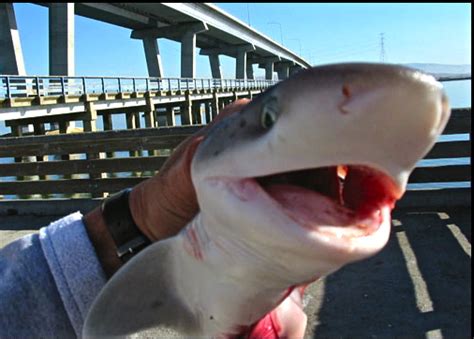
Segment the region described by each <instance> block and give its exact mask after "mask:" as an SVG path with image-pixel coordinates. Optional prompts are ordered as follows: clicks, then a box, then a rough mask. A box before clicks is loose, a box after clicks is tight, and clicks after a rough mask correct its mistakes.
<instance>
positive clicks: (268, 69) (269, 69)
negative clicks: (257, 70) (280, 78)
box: [265, 62, 274, 80]
mask: <svg viewBox="0 0 474 339" xmlns="http://www.w3.org/2000/svg"><path fill="white" fill-rule="evenodd" d="M273 65H274V64H273V62H267V63H266V64H265V79H266V80H272V79H273V71H274V69H273Z"/></svg>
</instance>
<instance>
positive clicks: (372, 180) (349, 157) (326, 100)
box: [191, 63, 450, 281]
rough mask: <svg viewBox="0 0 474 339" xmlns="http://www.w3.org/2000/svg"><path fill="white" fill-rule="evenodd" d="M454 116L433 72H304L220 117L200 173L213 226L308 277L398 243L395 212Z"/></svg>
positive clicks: (196, 166)
mask: <svg viewBox="0 0 474 339" xmlns="http://www.w3.org/2000/svg"><path fill="white" fill-rule="evenodd" d="M449 115H450V108H449V104H448V100H447V98H446V96H445V94H444V92H443V88H442V86H441V84H440V83H439V82H437V81H436V80H435V79H434V78H433V77H432V76H430V75H427V74H424V73H422V72H419V71H417V70H413V69H409V68H405V67H400V66H396V65H386V64H364V63H359V64H336V65H327V66H321V67H315V68H312V69H308V70H304V71H300V72H299V73H297V74H296V75H294V76H292V77H291V78H289V79H287V80H285V81H282V82H280V83H278V84H277V85H275V86H273V87H272V88H270V89H268V90H267V91H266V92H265V93H263V94H261V95H259V96H258V97H257V98H254V99H253V100H252V101H251V102H250V103H249V104H248V105H247V106H246V107H245V108H244V109H242V110H241V111H240V112H236V113H235V114H232V115H230V116H228V117H226V118H225V119H222V120H221V121H220V122H219V123H217V124H216V125H215V126H214V127H213V128H212V129H211V130H210V131H209V133H208V135H207V137H206V139H205V140H204V141H203V142H202V143H201V145H200V146H199V148H198V149H197V151H196V155H195V157H194V159H193V162H192V171H191V173H192V180H193V183H194V186H195V188H196V192H197V196H198V201H199V205H200V209H201V213H202V217H203V220H204V223H205V224H209V225H216V226H215V229H212V232H215V233H216V234H222V236H223V237H227V238H235V239H246V243H247V245H248V246H249V248H251V249H252V250H253V251H255V253H259V255H262V256H266V257H268V260H269V261H271V260H270V259H273V260H274V258H279V259H278V260H276V262H277V263H276V265H277V266H280V267H281V274H282V275H283V274H290V272H292V273H293V274H294V275H293V276H295V277H298V280H300V281H305V280H307V279H311V277H314V276H321V275H324V274H327V273H329V272H331V271H334V270H336V269H338V268H339V267H340V266H342V265H344V264H346V263H348V262H352V261H355V260H360V259H363V258H366V257H368V256H371V255H373V254H375V253H377V252H378V251H379V250H381V249H382V248H383V247H384V245H385V244H386V242H387V240H388V237H389V233H390V212H391V210H392V209H393V207H394V206H395V203H396V201H397V200H398V199H400V198H401V197H402V196H403V194H404V192H405V189H406V185H407V181H408V178H409V175H410V173H411V172H412V171H413V169H414V168H415V166H416V164H417V162H418V161H419V160H420V159H421V158H423V157H424V156H425V155H426V153H427V152H428V151H429V150H430V149H431V147H432V146H433V144H434V143H435V142H436V140H437V138H438V136H439V135H440V134H441V132H442V131H443V129H444V127H445V125H446V123H447V121H448V119H449Z"/></svg>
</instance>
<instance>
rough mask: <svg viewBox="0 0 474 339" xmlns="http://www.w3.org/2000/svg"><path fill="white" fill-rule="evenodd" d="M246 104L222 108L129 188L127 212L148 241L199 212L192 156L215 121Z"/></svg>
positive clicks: (240, 102) (171, 232) (164, 235)
mask: <svg viewBox="0 0 474 339" xmlns="http://www.w3.org/2000/svg"><path fill="white" fill-rule="evenodd" d="M249 102H250V100H249V99H240V100H237V101H235V102H233V103H232V104H230V105H228V106H226V107H225V108H224V109H223V110H222V111H221V112H220V113H219V114H218V115H217V116H216V117H215V118H214V120H213V121H212V122H211V123H210V124H208V125H207V126H206V127H204V128H202V129H201V130H200V131H199V132H198V133H196V134H194V135H192V136H190V137H188V138H187V139H186V140H184V141H183V142H182V143H181V144H179V146H178V147H177V148H176V149H175V150H174V152H173V153H172V154H171V156H170V157H169V158H168V159H167V161H166V162H165V164H164V165H163V166H162V168H161V169H160V172H159V173H158V174H157V175H155V176H154V177H152V178H150V179H148V180H145V181H143V182H142V183H140V184H138V185H137V186H135V187H134V188H133V190H132V191H131V193H130V198H129V199H130V201H129V203H130V211H131V213H132V217H133V219H134V221H135V223H136V224H137V226H138V228H140V230H141V231H142V232H143V234H145V236H147V237H148V238H149V239H150V240H152V241H158V240H162V239H165V238H168V237H171V236H173V235H175V234H177V233H178V232H179V231H180V230H181V229H182V228H183V227H185V226H186V225H187V224H188V222H189V221H191V220H192V219H193V218H194V216H195V215H196V214H197V213H198V212H199V205H198V202H197V197H196V192H195V190H194V186H193V184H192V181H191V161H192V159H193V156H194V153H195V151H196V149H197V147H198V145H199V143H200V142H201V141H202V140H204V138H205V137H206V133H207V131H208V130H209V129H210V128H211V127H212V126H213V125H214V124H216V122H218V121H220V120H221V119H223V118H224V117H226V116H228V115H231V114H234V113H236V112H239V111H240V110H241V109H243V108H244V107H245V106H246V105H247V103H249Z"/></svg>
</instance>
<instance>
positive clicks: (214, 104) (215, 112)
mask: <svg viewBox="0 0 474 339" xmlns="http://www.w3.org/2000/svg"><path fill="white" fill-rule="evenodd" d="M211 108H212V120H214V118H215V117H216V116H217V115H218V114H219V97H218V96H217V92H213V93H212V100H211Z"/></svg>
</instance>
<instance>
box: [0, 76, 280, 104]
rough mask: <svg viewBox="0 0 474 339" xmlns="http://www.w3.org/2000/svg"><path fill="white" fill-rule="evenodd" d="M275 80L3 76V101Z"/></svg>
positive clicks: (265, 83)
mask: <svg viewBox="0 0 474 339" xmlns="http://www.w3.org/2000/svg"><path fill="white" fill-rule="evenodd" d="M276 82H277V81H276V80H262V79H209V78H206V79H205V78H193V79H191V78H146V77H69V76H68V77H65V76H17V75H0V98H5V99H10V98H21V97H45V96H66V95H78V96H79V95H84V94H106V93H133V92H148V91H184V90H215V89H220V90H225V89H229V88H240V89H242V90H245V89H248V88H254V87H261V88H265V87H269V86H271V85H273V84H275V83H276Z"/></svg>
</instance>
